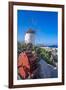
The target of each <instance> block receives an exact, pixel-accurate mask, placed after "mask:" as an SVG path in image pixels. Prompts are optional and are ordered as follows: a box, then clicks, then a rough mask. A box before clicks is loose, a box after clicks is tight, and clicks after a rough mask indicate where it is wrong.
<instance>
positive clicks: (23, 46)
mask: <svg viewBox="0 0 66 90" xmlns="http://www.w3.org/2000/svg"><path fill="white" fill-rule="evenodd" d="M17 48H18V56H19V54H20V53H21V52H23V51H25V50H26V49H27V48H28V46H27V45H26V44H25V43H24V42H23V43H20V42H18V47H17ZM32 51H34V52H36V53H37V55H38V57H39V59H41V58H42V59H43V60H45V61H46V62H47V63H49V64H52V61H51V60H50V57H51V52H48V51H46V49H44V48H40V47H38V46H32Z"/></svg>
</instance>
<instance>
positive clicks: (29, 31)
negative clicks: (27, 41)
mask: <svg viewBox="0 0 66 90" xmlns="http://www.w3.org/2000/svg"><path fill="white" fill-rule="evenodd" d="M26 33H33V34H34V33H35V31H34V30H32V29H29V30H28V31H27V32H26Z"/></svg>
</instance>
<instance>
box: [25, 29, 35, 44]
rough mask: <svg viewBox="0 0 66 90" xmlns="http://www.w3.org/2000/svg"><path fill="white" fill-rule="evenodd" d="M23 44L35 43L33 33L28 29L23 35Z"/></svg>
mask: <svg viewBox="0 0 66 90" xmlns="http://www.w3.org/2000/svg"><path fill="white" fill-rule="evenodd" d="M25 43H26V44H28V43H32V44H34V43H35V31H33V30H31V29H29V30H28V31H27V32H26V34H25Z"/></svg>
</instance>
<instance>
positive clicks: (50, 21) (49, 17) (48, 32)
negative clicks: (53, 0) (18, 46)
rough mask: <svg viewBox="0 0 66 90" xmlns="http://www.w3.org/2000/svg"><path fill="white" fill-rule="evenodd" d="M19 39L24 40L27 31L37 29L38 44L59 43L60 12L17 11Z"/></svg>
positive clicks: (36, 38)
mask: <svg viewBox="0 0 66 90" xmlns="http://www.w3.org/2000/svg"><path fill="white" fill-rule="evenodd" d="M17 28H18V32H17V39H18V41H24V36H25V33H26V31H27V30H28V29H29V28H31V29H33V30H35V31H36V35H35V42H36V44H44V45H52V44H53V45H57V44H58V13H57V12H50V11H30V10H18V11H17Z"/></svg>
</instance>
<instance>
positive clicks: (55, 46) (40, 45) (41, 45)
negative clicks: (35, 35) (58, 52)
mask: <svg viewBox="0 0 66 90" xmlns="http://www.w3.org/2000/svg"><path fill="white" fill-rule="evenodd" d="M36 46H38V47H50V48H52V47H53V48H58V45H44V44H37V45H36Z"/></svg>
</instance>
